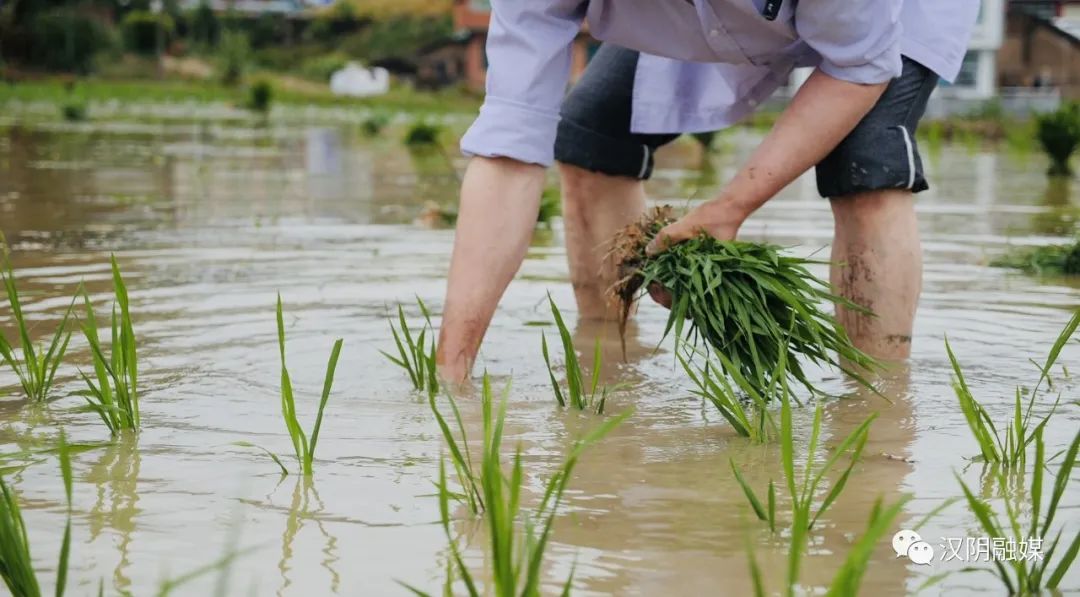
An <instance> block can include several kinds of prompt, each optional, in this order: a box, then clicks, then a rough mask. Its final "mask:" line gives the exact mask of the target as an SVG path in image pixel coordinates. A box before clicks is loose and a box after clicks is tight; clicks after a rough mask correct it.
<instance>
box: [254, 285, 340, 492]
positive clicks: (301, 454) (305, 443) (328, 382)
mask: <svg viewBox="0 0 1080 597" xmlns="http://www.w3.org/2000/svg"><path fill="white" fill-rule="evenodd" d="M277 333H278V354H279V355H280V357H281V418H282V419H284V421H285V429H286V430H288V432H289V439H290V440H292V445H293V452H294V453H295V455H296V463H297V464H298V465H299V466H300V471H301V474H302V475H304V476H305V477H310V476H311V474H312V464H313V462H314V461H315V447H316V445H318V443H319V432H320V431H321V430H322V421H323V413H324V412H325V411H326V403H327V402H328V401H329V400H330V390H331V389H332V388H333V387H334V372H335V371H337V364H338V357H340V356H341V346H342V345H343V344H344V342H345V341H344V340H342V339H341V338H338V339H337V340H336V341H335V342H334V348H333V349H332V350H331V351H330V361H329V363H327V365H326V377H325V378H324V379H323V389H322V397H321V398H320V399H319V410H318V413H317V414H316V415H315V426H314V427H312V429H311V437H310V439H309V437H308V435H307V434H306V433H304V429H303V428H302V427H300V421H299V419H297V416H296V399H295V396H294V395H293V386H292V378H291V377H290V376H289V369H288V367H287V366H286V364H285V318H284V316H283V315H282V307H281V295H280V294H279V295H278V297H277ZM239 445H252V444H248V443H246V442H241V443H240V444H239ZM256 447H257V446H256ZM260 449H263V450H264V451H266V452H267V453H268V454H270V456H271V457H272V458H273V459H274V462H276V463H277V465H278V466H279V467H281V472H282V474H283V475H287V474H288V472H289V471H288V469H286V468H285V465H284V464H282V462H281V460H280V459H279V458H277V457H276V456H274V454H273V453H271V452H270V451H269V450H265V449H264V448H260Z"/></svg>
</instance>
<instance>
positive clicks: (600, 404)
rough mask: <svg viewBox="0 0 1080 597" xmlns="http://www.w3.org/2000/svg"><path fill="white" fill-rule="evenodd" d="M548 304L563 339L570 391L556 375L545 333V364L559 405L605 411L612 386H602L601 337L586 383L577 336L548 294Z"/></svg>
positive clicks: (543, 345)
mask: <svg viewBox="0 0 1080 597" xmlns="http://www.w3.org/2000/svg"><path fill="white" fill-rule="evenodd" d="M548 304H549V305H551V315H552V316H553V317H554V318H555V327H556V328H558V330H559V340H560V341H561V342H562V349H563V363H564V365H565V368H566V390H565V391H563V389H562V388H561V387H560V386H559V381H558V379H556V377H555V370H554V369H553V368H552V366H551V355H550V354H549V353H548V343H547V335H546V334H543V333H542V332H541V335H540V348H541V350H542V352H543V354H544V364H545V365H547V370H548V377H549V378H550V379H551V389H552V391H554V392H555V400H556V401H557V402H558V403H559V406H562V407H565V406H566V405H567V404H568V403H569V404H570V406H572V407H574V408H576V409H578V410H593V411H595V412H596V414H598V415H602V414H604V407H605V406H606V405H607V399H608V394H609V393H610V391H611V390H610V389H609V388H608V387H607V386H603V387H601V386H600V369H601V367H602V364H603V363H602V355H601V351H600V339H599V338H597V339H596V344H595V347H594V348H593V370H592V377H591V378H589V381H588V384H587V385H586V382H585V380H586V377H585V372H584V371H583V370H582V368H581V362H580V361H578V357H577V350H576V349H575V348H574V339H573V337H572V336H571V335H570V330H569V329H567V327H566V322H564V321H563V318H562V314H561V313H560V312H559V308H558V307H556V306H555V300H554V299H552V298H551V295H550V294H549V295H548Z"/></svg>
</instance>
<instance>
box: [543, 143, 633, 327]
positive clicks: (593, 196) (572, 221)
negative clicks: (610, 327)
mask: <svg viewBox="0 0 1080 597" xmlns="http://www.w3.org/2000/svg"><path fill="white" fill-rule="evenodd" d="M559 173H560V175H561V176H562V197H563V221H564V225H565V227H566V257H567V261H568V262H569V264H570V282H571V283H572V284H573V285H574V296H575V298H576V299H577V305H578V313H579V317H581V318H583V319H609V320H612V321H614V320H616V319H617V318H618V314H619V307H618V306H613V305H611V304H609V303H610V302H611V301H610V300H609V298H608V296H607V291H608V289H609V288H610V287H611V285H612V284H614V283H615V275H616V274H615V268H614V265H613V264H611V263H608V260H605V259H604V256H605V255H606V254H607V252H608V250H609V249H610V248H611V239H612V237H613V236H614V235H615V232H616V231H618V230H620V229H621V228H623V227H625V226H627V225H628V224H631V223H633V222H635V221H636V220H637V219H638V218H639V217H641V214H642V213H643V212H644V211H645V188H644V184H643V183H642V182H641V181H640V180H636V179H633V178H628V177H624V176H608V175H606V174H600V173H597V172H590V171H588V170H583V169H581V168H578V167H577V166H571V165H569V164H559Z"/></svg>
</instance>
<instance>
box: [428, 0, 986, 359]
mask: <svg viewBox="0 0 1080 597" xmlns="http://www.w3.org/2000/svg"><path fill="white" fill-rule="evenodd" d="M491 4H492V18H491V29H490V32H489V34H488V44H487V55H488V60H489V69H488V77H487V97H486V100H485V102H484V105H483V107H482V108H481V109H480V115H479V117H478V118H477V119H476V121H475V122H474V123H473V125H472V127H471V128H470V129H469V131H468V133H466V135H465V137H464V138H463V139H462V140H461V147H462V150H463V151H464V152H465V153H466V154H468V155H471V156H473V157H472V160H471V161H470V163H469V166H468V169H467V171H466V173H465V178H464V182H463V183H462V188H461V206H460V212H459V216H458V223H457V235H456V239H455V242H454V252H453V257H452V259H451V263H450V276H449V282H448V286H447V293H446V302H445V306H444V311H443V323H442V330H441V334H440V338H439V349H438V350H439V353H438V360H439V365H440V369H441V371H442V374H443V375H444V376H445V377H446V378H447V379H450V380H463V379H465V378H467V377H468V376H469V373H470V369H471V368H472V364H473V361H474V360H475V358H476V354H477V352H478V351H479V349H480V343H481V340H482V339H483V337H484V332H485V331H486V330H487V327H488V324H489V322H490V321H491V317H492V315H493V314H494V312H495V307H496V305H497V304H498V302H499V299H500V297H501V296H502V294H503V292H504V291H505V289H506V286H507V285H508V284H509V283H510V280H511V279H512V278H513V277H514V274H515V273H516V272H517V270H518V268H519V267H520V265H521V262H522V260H523V259H524V257H525V251H526V249H527V247H528V245H529V241H530V238H531V237H532V232H533V227H534V226H535V224H536V215H537V210H538V209H539V201H540V194H541V192H542V190H543V187H544V169H545V168H546V167H547V166H550V165H551V164H552V162H553V161H557V162H558V167H559V173H560V175H561V176H562V192H563V217H564V220H565V227H566V250H567V256H568V259H569V264H570V279H571V282H572V283H573V286H574V292H575V294H576V297H577V303H578V309H579V315H580V317H583V318H593V319H599V318H606V317H610V316H611V313H610V312H609V307H608V301H607V299H606V297H605V292H606V290H607V289H608V287H609V286H610V285H611V284H612V283H613V282H614V281H615V280H614V277H615V272H614V271H613V268H612V267H611V266H610V264H607V265H605V263H604V261H605V260H604V258H603V257H604V253H605V252H606V250H607V246H608V243H609V241H610V239H611V237H612V236H613V234H614V233H615V232H616V231H617V230H619V229H621V228H622V227H624V226H626V225H627V224H630V223H631V222H634V221H636V220H637V219H638V218H639V216H641V214H642V212H643V211H644V209H645V195H644V190H643V181H644V180H646V179H648V178H649V176H650V174H651V173H652V168H653V154H654V152H655V151H656V149H657V148H658V147H660V146H661V145H663V144H665V143H668V142H670V141H672V140H673V139H675V138H676V137H678V135H679V134H680V133H688V132H697V131H711V130H717V129H722V128H724V127H727V126H730V125H732V124H733V123H735V122H737V121H739V120H740V119H742V118H744V117H746V116H747V115H748V114H750V113H751V112H753V110H754V108H755V107H756V106H758V105H759V104H760V103H761V102H763V101H764V100H765V99H766V98H768V97H769V95H770V94H772V93H773V91H774V90H776V89H777V88H778V87H779V86H781V85H783V84H784V83H786V82H787V80H788V77H789V74H790V73H791V70H792V69H793V68H795V67H799V66H815V67H816V69H815V70H814V72H813V74H812V75H811V76H810V78H809V79H808V80H807V81H806V83H805V84H804V85H803V86H802V88H801V89H799V91H798V93H797V94H796V95H795V97H794V99H793V100H792V101H791V104H790V105H789V106H788V107H787V109H786V110H785V111H784V113H783V114H782V115H781V116H780V118H779V119H778V120H777V121H776V124H775V126H774V127H773V129H772V131H771V132H770V133H769V134H768V135H767V136H766V137H765V138H764V140H763V141H762V142H761V145H760V146H759V147H758V148H757V150H756V151H754V153H753V154H752V155H751V156H750V158H749V160H748V161H747V163H746V164H745V165H744V166H743V167H742V169H741V170H739V172H738V173H737V174H736V175H735V177H734V178H732V180H731V181H730V182H728V183H727V185H726V186H725V187H724V189H723V190H722V191H721V192H720V193H719V195H717V196H716V197H715V198H713V199H712V200H711V201H708V202H705V203H703V204H701V205H699V206H698V207H696V208H695V209H694V210H693V211H691V212H690V213H689V214H687V215H686V216H685V217H683V218H682V219H680V220H678V221H677V222H675V223H673V224H671V225H670V226H668V227H667V228H665V229H664V230H663V231H662V232H661V233H660V236H659V237H657V238H658V240H659V241H660V243H661V244H664V245H666V244H667V243H674V242H679V241H682V240H686V239H688V238H691V237H693V236H696V235H697V234H699V233H701V232H706V233H708V234H711V235H713V236H715V237H716V238H719V239H722V240H729V239H733V238H735V236H736V234H737V233H738V231H739V227H740V226H741V225H742V223H743V221H744V220H746V218H747V217H748V216H749V215H750V214H751V213H753V212H754V210H756V209H758V208H759V207H761V206H762V205H763V204H764V203H765V202H766V201H768V200H769V199H770V198H772V197H773V196H774V195H776V194H777V193H778V192H779V191H780V190H781V189H783V188H784V187H785V186H787V185H788V184H789V183H791V182H792V181H793V180H795V179H796V178H797V177H799V176H800V175H801V174H802V173H803V172H805V171H806V170H807V169H809V168H810V167H811V166H816V167H817V168H816V172H817V185H818V191H819V193H820V194H821V195H822V197H827V198H829V199H830V204H831V206H832V211H833V217H834V219H835V238H834V240H833V243H832V262H833V265H832V271H831V281H832V284H833V285H834V286H835V289H836V290H837V291H838V292H839V293H840V294H841V295H843V296H844V297H847V298H848V299H851V300H852V301H854V302H856V303H858V304H861V305H863V306H865V307H868V308H869V309H871V310H872V311H873V312H874V313H876V314H877V317H874V318H871V317H866V316H862V315H859V314H858V313H855V312H851V311H847V310H845V309H843V308H838V311H839V312H838V317H839V320H840V322H841V323H842V324H843V325H844V326H845V327H846V328H847V330H848V333H849V334H850V335H851V337H852V339H853V340H854V342H855V344H856V345H857V346H858V347H859V348H861V349H862V350H864V351H866V352H868V353H870V354H871V355H874V356H877V357H879V358H883V359H890V360H897V359H903V358H906V357H907V356H908V355H909V353H910V350H911V333H912V325H913V320H914V317H915V308H916V305H917V303H918V300H919V293H920V291H921V289H922V250H921V247H920V245H919V232H918V224H917V222H916V217H915V209H914V204H913V194H914V193H917V192H919V191H923V190H926V189H927V188H928V187H927V182H926V179H925V178H924V176H923V168H922V162H921V160H920V158H919V153H918V150H917V146H916V143H915V129H916V128H917V126H918V124H919V119H920V118H921V117H922V114H923V111H924V109H925V107H926V101H927V98H928V97H929V95H930V92H931V91H933V89H934V87H935V85H936V84H937V82H938V78H939V77H941V78H944V79H949V80H951V79H953V78H954V77H955V76H956V74H957V72H958V71H959V69H960V63H961V61H962V60H963V57H964V53H965V51H966V48H967V41H968V37H969V35H970V32H971V29H972V26H973V24H974V22H975V19H976V15H977V14H978V12H979V0H592V1H586V0H492V2H491ZM583 19H588V23H589V28H590V32H591V33H592V35H594V36H595V37H596V38H598V39H600V40H603V42H604V44H603V46H602V47H601V48H600V50H599V51H598V52H597V53H596V56H595V57H594V58H593V60H592V62H591V63H590V64H589V66H588V68H587V70H586V71H585V74H584V76H583V77H582V79H581V81H580V82H578V84H577V85H576V86H575V87H574V89H573V91H572V92H571V93H570V94H569V96H567V97H566V98H565V100H564V95H565V93H564V92H565V90H566V86H567V80H568V76H569V70H570V51H571V50H570V48H571V43H572V42H573V40H574V38H575V36H577V34H578V32H579V29H580V27H581V24H582V21H583ZM662 248H663V246H660V247H652V249H653V250H656V249H662Z"/></svg>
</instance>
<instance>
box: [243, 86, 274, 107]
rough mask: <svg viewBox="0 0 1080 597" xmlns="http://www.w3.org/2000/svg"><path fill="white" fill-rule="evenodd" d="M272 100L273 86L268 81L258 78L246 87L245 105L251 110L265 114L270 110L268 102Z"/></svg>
mask: <svg viewBox="0 0 1080 597" xmlns="http://www.w3.org/2000/svg"><path fill="white" fill-rule="evenodd" d="M273 101H274V86H273V85H271V84H270V81H267V80H264V79H263V80H259V81H256V82H255V83H254V84H252V86H251V88H250V89H248V101H247V107H248V109H249V110H251V111H253V112H258V113H259V114H263V115H265V114H267V113H269V112H270V104H271V103H273Z"/></svg>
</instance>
